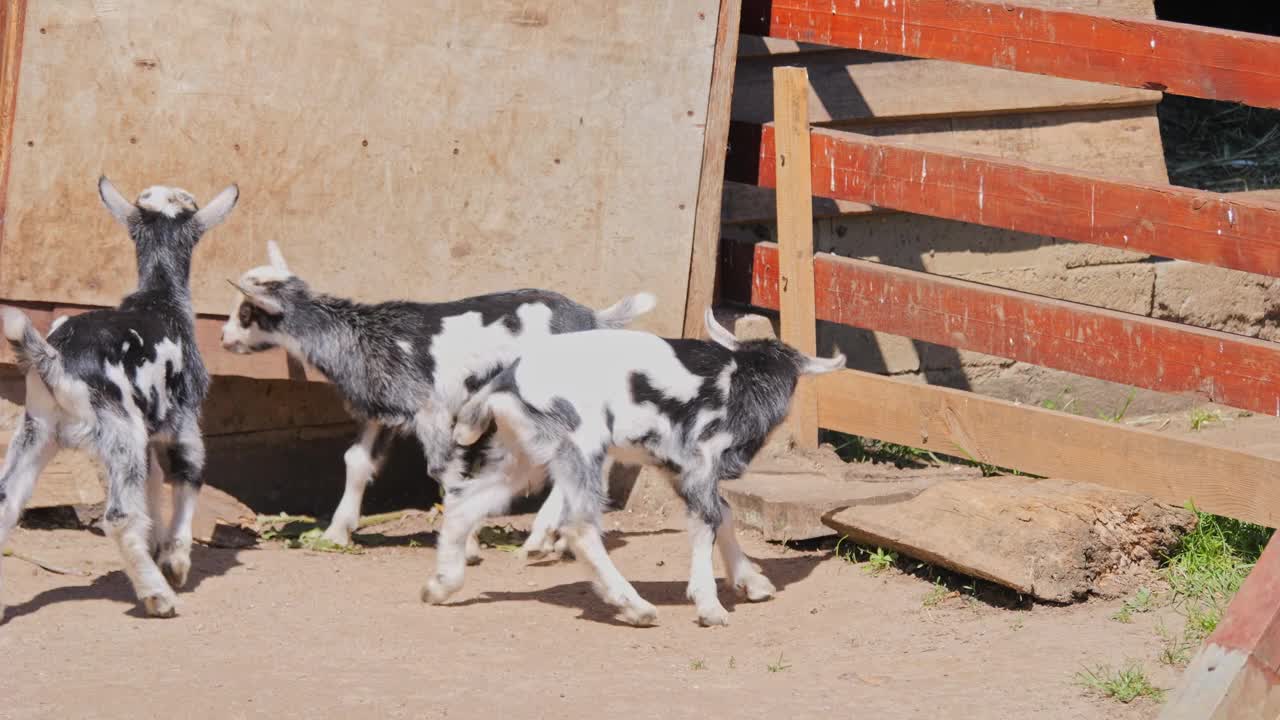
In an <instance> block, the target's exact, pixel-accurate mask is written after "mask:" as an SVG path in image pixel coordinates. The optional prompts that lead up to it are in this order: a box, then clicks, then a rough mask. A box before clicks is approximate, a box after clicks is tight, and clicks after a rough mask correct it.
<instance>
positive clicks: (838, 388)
mask: <svg viewBox="0 0 1280 720" xmlns="http://www.w3.org/2000/svg"><path fill="white" fill-rule="evenodd" d="M816 385H817V388H818V423H819V425H821V426H822V427H824V428H829V429H832V430H837V431H840V432H846V433H852V434H855V435H862V436H865V437H872V438H876V439H879V440H885V441H888V442H894V443H900V444H903V445H910V446H914V447H922V448H927V449H930V450H933V451H934V452H938V453H943V454H947V455H951V456H955V457H968V458H972V459H974V460H977V461H979V462H984V463H990V464H993V465H999V466H1002V467H1010V468H1016V469H1018V470H1022V471H1024V472H1028V473H1033V474H1036V475H1046V476H1050V477H1058V478H1063V479H1067V480H1080V481H1084V482H1093V483H1098V484H1099V485H1107V486H1109V487H1114V488H1119V489H1121V490H1129V491H1132V492H1139V493H1144V494H1146V495H1150V496H1151V497H1153V498H1155V499H1157V500H1161V501H1163V502H1167V503H1173V504H1178V505H1181V504H1183V503H1186V502H1187V501H1194V502H1195V504H1196V507H1198V508H1199V509H1201V510H1204V511H1206V512H1211V513H1215V514H1218V515H1226V516H1228V517H1234V518H1238V519H1241V520H1247V521H1249V522H1256V523H1260V524H1263V525H1267V526H1270V527H1276V526H1277V525H1280V482H1276V477H1278V476H1280V475H1278V474H1277V473H1280V460H1278V459H1272V458H1265V457H1260V456H1257V455H1251V454H1249V453H1245V452H1241V451H1238V450H1231V449H1227V448H1222V447H1219V446H1216V445H1213V444H1210V443H1207V442H1202V441H1198V440H1192V439H1185V438H1175V437H1169V436H1165V435H1161V434H1159V433H1156V432H1152V431H1149V430H1144V429H1141V428H1133V427H1128V426H1125V425H1120V424H1116V423H1109V422H1104V421H1102V420H1093V419H1091V418H1085V417H1079V416H1075V415H1068V414H1065V413H1060V412H1054V411H1051V410H1045V409H1042V408H1038V407H1030V406H1026V405H1018V404H1015V403H1011V402H1007V401H1004V400H997V399H995V398H989V397H984V396H982V395H977V394H975V393H971V392H965V391H962V390H952V389H949V388H941V387H933V386H929V385H920V384H916V383H913V382H910V381H906V380H900V379H897V378H887V377H881V376H879V375H874V374H871V373H865V372H860V371H856V370H844V371H841V372H839V373H832V374H831V375H824V376H821V377H819V378H817V383H816Z"/></svg>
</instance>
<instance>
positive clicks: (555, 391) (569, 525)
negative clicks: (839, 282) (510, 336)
mask: <svg viewBox="0 0 1280 720" xmlns="http://www.w3.org/2000/svg"><path fill="white" fill-rule="evenodd" d="M706 324H707V329H708V331H709V332H710V334H711V337H712V338H713V339H714V342H707V341H703V340H666V339H663V338H659V337H656V336H654V335H649V334H647V333H640V332H632V331H625V330H596V331H591V332H582V333H572V334H568V335H557V336H554V337H548V338H544V339H543V340H542V341H540V342H539V343H537V344H536V345H532V346H528V347H526V348H525V349H524V350H523V351H522V352H521V354H520V358H519V359H518V360H517V361H516V362H515V363H514V364H513V365H512V366H510V367H509V368H507V369H506V370H504V371H503V372H502V373H500V374H498V375H497V376H495V377H494V378H493V379H492V380H490V381H489V383H487V384H486V385H485V386H484V387H483V388H481V389H480V390H479V391H478V392H477V393H476V394H475V395H474V396H473V397H472V399H471V400H469V401H468V402H467V404H466V405H464V406H463V408H462V409H461V410H460V411H459V413H458V420H457V424H456V425H455V427H454V440H455V441H456V442H458V443H460V444H463V445H467V444H469V443H472V442H475V441H476V440H477V439H479V438H480V437H481V436H482V435H483V434H484V433H486V432H489V431H488V430H487V428H489V426H490V423H491V422H492V421H496V424H497V430H498V434H499V436H500V437H501V439H502V441H503V443H504V444H506V445H508V446H509V447H511V448H512V450H513V451H514V450H516V449H519V450H520V451H521V454H522V455H523V462H524V463H526V464H529V465H531V466H546V467H548V468H549V470H550V475H551V480H552V482H553V483H554V487H555V488H556V489H557V490H558V491H559V492H560V493H561V495H562V497H563V509H562V512H563V514H564V517H565V521H566V525H565V527H564V530H563V532H564V534H565V536H566V538H567V540H568V541H569V545H570V547H572V548H573V551H574V553H575V554H576V555H577V556H578V557H579V558H581V559H584V560H586V562H587V563H588V564H590V565H591V567H592V568H593V570H594V571H595V574H596V576H597V578H598V580H599V584H598V585H597V589H598V591H599V592H600V593H601V595H602V596H603V598H604V599H605V600H606V601H607V602H609V603H611V604H613V605H615V606H616V607H618V608H619V609H620V610H621V612H622V616H623V617H624V618H625V619H626V620H627V621H629V622H631V623H634V624H636V625H648V624H651V623H653V622H654V620H655V619H656V617H657V612H656V610H655V609H654V607H653V605H651V604H650V603H648V602H647V601H645V600H644V599H643V598H641V597H640V595H639V594H637V593H636V591H635V588H634V587H632V586H631V584H630V583H629V582H627V580H626V579H625V578H624V577H623V576H622V574H621V573H619V572H618V570H617V568H616V567H614V565H613V563H612V562H611V561H610V559H609V556H608V554H607V553H606V552H605V548H604V545H603V543H602V542H601V538H600V516H601V512H602V509H603V506H604V496H603V493H602V491H601V480H600V478H601V473H602V472H603V468H604V465H605V462H606V459H607V457H608V456H610V455H612V456H614V457H615V458H617V459H618V460H619V461H621V462H642V463H644V464H650V465H655V466H658V467H660V468H663V469H665V470H667V471H668V472H669V473H670V477H671V481H672V484H673V486H674V487H675V489H676V491H677V492H678V493H679V494H680V496H681V497H682V498H683V499H684V500H685V502H686V504H687V505H688V509H689V521H690V539H691V543H692V568H691V571H690V576H689V597H690V598H691V599H692V600H693V601H694V603H695V605H696V606H697V608H698V617H699V620H700V621H701V622H702V623H703V624H704V625H724V624H726V623H727V622H728V613H727V612H726V611H725V609H724V606H722V605H721V604H720V600H719V598H718V597H717V594H716V584H715V574H714V568H713V564H712V547H713V545H715V544H717V543H718V544H719V546H720V553H721V556H722V559H723V561H724V565H725V571H726V573H727V575H728V579H729V584H730V585H731V586H732V587H734V588H736V589H738V590H740V591H741V592H743V593H744V594H745V595H746V597H747V598H748V599H749V600H753V601H755V600H764V599H766V598H768V597H771V596H772V595H773V592H774V588H773V585H772V584H771V583H770V582H769V580H768V579H767V578H766V577H765V576H764V575H763V574H762V573H761V572H760V570H759V569H758V568H756V567H755V565H754V564H753V563H752V562H751V561H750V560H749V559H748V558H747V556H746V555H745V554H743V552H742V549H741V548H740V547H739V545H738V541H737V537H736V534H735V532H734V529H733V517H732V513H731V512H730V509H729V506H728V504H727V503H726V502H725V501H724V500H723V499H722V498H721V497H720V493H719V489H718V488H719V483H720V481H721V480H726V479H732V478H736V477H739V476H740V475H741V474H742V473H743V471H744V470H745V469H746V467H747V464H748V463H749V462H750V461H751V459H752V458H753V457H754V456H755V455H756V453H757V452H758V451H759V450H760V448H761V446H762V445H763V444H764V442H765V440H766V438H767V437H768V435H769V433H770V432H771V431H772V430H773V429H774V428H776V427H777V426H778V424H779V423H781V421H782V420H783V418H785V417H786V414H787V409H788V407H789V405H790V403H791V398H792V396H793V394H794V393H795V388H796V384H797V381H798V378H799V377H800V376H801V375H814V374H819V373H826V372H831V371H833V370H836V369H838V368H841V367H843V366H844V360H845V359H844V356H843V355H837V356H836V357H833V358H830V359H825V360H824V359H819V358H814V357H809V356H807V355H804V354H801V353H800V352H798V351H796V350H795V349H794V348H791V347H789V346H787V345H785V344H783V343H781V342H778V341H776V340H748V341H742V342H739V341H738V340H736V339H735V338H734V337H733V335H732V334H731V333H730V332H729V331H728V330H725V329H724V328H723V327H721V326H720V325H719V324H717V323H716V321H715V318H714V317H713V316H712V314H711V311H710V310H708V311H707V313H706ZM478 480H479V478H475V479H473V480H472V481H471V482H470V483H468V484H466V485H465V486H464V487H463V489H462V491H461V493H460V495H459V497H457V498H452V499H451V500H452V502H451V503H449V504H447V505H446V506H445V517H444V527H443V528H442V530H441V533H440V540H439V550H438V556H437V557H438V566H437V571H436V574H435V575H434V576H433V577H431V578H430V579H429V580H428V581H427V583H426V586H425V587H424V588H423V599H424V600H427V601H430V602H433V603H440V602H443V601H445V600H446V599H448V597H449V596H451V595H452V594H453V593H454V592H456V591H457V590H458V588H459V587H461V585H462V576H463V572H464V569H463V567H462V565H461V564H460V563H459V562H458V560H457V558H458V556H459V552H458V551H457V549H456V548H451V547H449V546H448V545H447V544H446V543H448V542H452V543H457V542H459V538H461V537H463V536H464V533H465V532H466V529H467V528H466V527H465V526H466V525H467V524H469V523H474V522H477V518H482V517H484V516H485V515H486V514H488V513H491V512H497V511H500V510H501V509H502V507H503V506H505V504H506V503H507V502H509V500H510V498H511V496H512V495H513V494H514V493H515V492H517V491H520V490H523V488H522V487H520V486H519V485H516V484H514V483H512V482H511V481H510V480H509V479H504V478H486V479H485V480H486V483H487V484H486V483H481V482H478Z"/></svg>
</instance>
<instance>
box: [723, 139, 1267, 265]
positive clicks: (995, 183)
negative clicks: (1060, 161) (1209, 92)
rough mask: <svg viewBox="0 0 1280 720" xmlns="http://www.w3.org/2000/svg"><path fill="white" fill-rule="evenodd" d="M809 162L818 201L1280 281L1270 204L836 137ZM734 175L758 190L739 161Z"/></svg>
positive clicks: (764, 159)
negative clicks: (843, 202) (869, 207)
mask: <svg viewBox="0 0 1280 720" xmlns="http://www.w3.org/2000/svg"><path fill="white" fill-rule="evenodd" d="M761 130H762V132H761V136H760V142H759V153H760V155H759V159H758V161H757V163H756V166H755V171H756V178H755V179H756V181H757V182H758V183H759V184H760V185H762V186H773V185H774V184H776V179H775V171H774V167H773V166H774V162H775V161H774V154H775V152H774V128H773V127H771V126H767V125H766V126H764V127H763V128H761ZM749 133H750V130H749V129H748V128H739V129H738V131H737V135H738V136H739V138H741V140H740V142H739V144H738V145H737V146H736V148H735V149H734V151H735V152H737V151H738V150H739V149H750V147H751V143H750V142H749V139H748V136H749ZM812 159H813V162H812V182H813V188H814V192H815V193H816V194H817V195H820V196H823V197H830V198H839V199H843V200H853V201H856V202H864V203H868V204H870V205H876V206H880V207H886V208H891V209H894V210H902V211H906V212H914V213H920V214H924V215H931V216H933V217H940V218H946V219H950V220H959V221H962V222H970V223H976V224H978V225H986V226H989V227H999V228H1005V229H1008V230H1018V231H1022V232H1029V233H1035V234H1038V235H1049V236H1054V237H1060V238H1066V239H1068V240H1076V241H1078V242H1087V243H1091V244H1094V245H1104V246H1107V247H1114V248H1120V249H1123V250H1133V251H1139V252H1148V253H1152V254H1154V255H1159V256H1163V257H1171V258H1178V259H1182V260H1190V261H1193V262H1199V263H1205V264H1208V265H1217V266H1220V267H1227V268H1232V269H1235V270H1244V271H1246V272H1253V273H1259V274H1264V275H1271V276H1280V205H1277V204H1275V203H1271V202H1266V201H1259V200H1255V199H1249V198H1241V197H1236V196H1234V195H1232V194H1230V193H1227V194H1223V193H1212V192H1204V191H1200V190H1192V189H1189V188H1182V187H1176V186H1171V185H1158V184H1153V183H1141V182H1132V181H1124V180H1117V179H1112V178H1109V177H1105V176H1101V175H1096V174H1089V173H1081V172H1076V171H1073V170H1067V169H1063V168H1054V167H1049V166H1045V165H1040V164H1035V163H1026V162H1018V161H1014V160H1001V159H997V158H992V157H988V156H983V155H977V154H971V153H963V152H951V151H943V150H936V149H930V148H924V147H920V146H916V145H913V144H910V143H904V142H901V141H897V140H894V139H891V138H873V137H870V136H866V135H857V134H854V133H843V132H836V131H833V130H814V131H813V132H812ZM729 166H730V167H731V168H734V170H735V172H734V174H732V175H731V176H730V177H731V179H734V180H738V181H743V182H750V181H751V178H750V170H749V169H748V167H747V164H746V163H745V162H744V161H740V160H738V159H736V158H731V159H730V164H729ZM744 173H745V175H746V176H745V177H744Z"/></svg>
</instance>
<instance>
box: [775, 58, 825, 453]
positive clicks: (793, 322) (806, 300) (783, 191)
mask: <svg viewBox="0 0 1280 720" xmlns="http://www.w3.org/2000/svg"><path fill="white" fill-rule="evenodd" d="M773 113H774V117H776V118H777V119H778V125H777V130H778V132H777V153H776V157H775V163H776V167H775V175H776V177H777V178H778V182H777V188H778V194H777V201H778V283H777V287H778V307H779V308H780V310H781V315H782V341H783V342H785V343H787V344H789V345H791V346H792V347H794V348H796V349H797V350H799V351H800V352H803V353H808V354H809V355H813V354H815V353H816V352H817V348H818V334H817V333H818V329H817V321H816V320H815V319H814V307H813V298H814V295H813V188H812V187H811V186H810V185H809V175H810V173H809V167H810V166H811V165H812V163H811V162H810V161H809V73H808V71H806V70H805V69H804V68H799V67H780V68H774V70H773ZM787 426H788V432H790V434H791V437H792V441H793V442H794V443H795V444H796V445H797V446H799V447H802V448H810V449H812V448H816V447H818V399H817V398H816V397H815V396H814V394H813V384H812V382H811V381H809V380H808V379H802V380H801V382H800V385H799V386H798V387H797V388H796V394H795V397H794V399H793V400H792V402H791V413H790V415H788V417H787Z"/></svg>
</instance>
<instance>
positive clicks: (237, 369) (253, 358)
mask: <svg viewBox="0 0 1280 720" xmlns="http://www.w3.org/2000/svg"><path fill="white" fill-rule="evenodd" d="M0 305H14V306H16V307H19V308H21V309H22V311H23V312H25V313H27V316H28V317H30V318H31V322H32V324H33V325H35V326H36V327H37V328H39V329H40V331H41V332H48V331H49V326H50V324H51V323H52V322H53V319H54V318H56V317H58V316H59V315H68V316H70V315H78V314H80V313H82V312H87V311H89V310H93V309H95V308H92V307H87V306H83V305H53V304H51V303H27V302H11V301H8V300H0ZM225 322H226V318H222V317H217V316H201V317H197V318H196V344H197V346H198V347H199V348H200V355H201V357H202V358H203V359H204V364H205V367H207V368H208V370H209V372H210V374H213V375H235V376H240V377H248V378H258V379H262V380H273V379H290V380H306V381H310V382H324V378H323V377H322V376H321V375H320V374H319V373H318V372H316V371H315V370H314V369H312V368H307V367H304V366H303V365H301V364H300V363H297V362H296V361H294V360H293V359H292V358H290V357H289V356H288V355H286V354H285V352H284V351H283V350H269V351H267V352H262V353H254V354H252V355H238V354H236V353H232V352H228V351H226V350H224V349H223V348H222V325H223V324H224V323H225ZM13 362H14V358H13V353H12V352H11V351H10V350H9V346H8V345H7V344H0V363H3V364H6V365H12V364H13Z"/></svg>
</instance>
